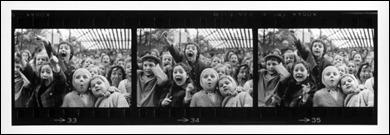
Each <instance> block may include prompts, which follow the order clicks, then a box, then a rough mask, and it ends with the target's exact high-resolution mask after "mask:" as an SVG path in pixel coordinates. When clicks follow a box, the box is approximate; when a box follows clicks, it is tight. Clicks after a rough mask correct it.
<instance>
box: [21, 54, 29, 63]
mask: <svg viewBox="0 0 390 135" xmlns="http://www.w3.org/2000/svg"><path fill="white" fill-rule="evenodd" d="M22 59H24V60H26V61H28V54H27V52H23V53H22Z"/></svg>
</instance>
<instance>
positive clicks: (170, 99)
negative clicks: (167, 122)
mask: <svg viewBox="0 0 390 135" xmlns="http://www.w3.org/2000/svg"><path fill="white" fill-rule="evenodd" d="M171 102H172V96H170V97H168V98H165V99H164V100H163V101H162V103H161V105H162V106H167V105H169V104H170V103H171Z"/></svg>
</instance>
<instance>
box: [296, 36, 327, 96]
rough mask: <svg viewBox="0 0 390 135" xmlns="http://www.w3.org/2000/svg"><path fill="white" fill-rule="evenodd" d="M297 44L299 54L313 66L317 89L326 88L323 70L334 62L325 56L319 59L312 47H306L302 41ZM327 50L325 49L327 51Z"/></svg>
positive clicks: (312, 73)
mask: <svg viewBox="0 0 390 135" xmlns="http://www.w3.org/2000/svg"><path fill="white" fill-rule="evenodd" d="M295 46H296V47H297V49H298V52H299V55H300V56H301V57H302V59H304V60H305V61H306V62H307V63H308V64H310V67H311V69H310V70H311V75H312V76H313V79H314V80H313V82H314V84H315V85H316V87H317V89H322V88H325V85H323V84H322V71H324V69H325V68H326V67H328V66H331V65H332V63H331V62H330V61H328V60H327V59H324V57H322V58H320V59H319V60H317V59H316V58H315V56H314V55H313V53H312V52H311V51H310V49H308V48H306V47H305V46H304V45H302V44H300V42H296V43H295ZM325 52H326V51H324V53H325Z"/></svg>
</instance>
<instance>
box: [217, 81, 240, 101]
mask: <svg viewBox="0 0 390 135" xmlns="http://www.w3.org/2000/svg"><path fill="white" fill-rule="evenodd" d="M218 87H219V92H220V93H221V95H222V96H224V97H225V96H228V95H230V94H231V93H233V92H234V90H235V89H236V88H234V86H233V83H232V82H231V81H230V80H229V79H228V78H223V79H221V80H219V82H218Z"/></svg>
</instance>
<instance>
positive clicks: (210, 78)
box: [201, 70, 218, 90]
mask: <svg viewBox="0 0 390 135" xmlns="http://www.w3.org/2000/svg"><path fill="white" fill-rule="evenodd" d="M217 79H218V76H217V74H214V73H213V72H212V71H209V70H206V71H204V74H203V76H201V82H202V83H203V87H204V88H203V89H205V90H214V89H215V86H216V85H217Z"/></svg>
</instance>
